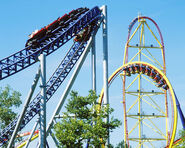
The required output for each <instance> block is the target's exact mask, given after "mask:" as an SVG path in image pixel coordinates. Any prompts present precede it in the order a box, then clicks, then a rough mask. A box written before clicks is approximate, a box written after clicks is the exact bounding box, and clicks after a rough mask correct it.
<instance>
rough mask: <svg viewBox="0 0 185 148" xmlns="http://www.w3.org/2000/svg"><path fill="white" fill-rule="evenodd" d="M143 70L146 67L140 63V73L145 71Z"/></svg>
mask: <svg viewBox="0 0 185 148" xmlns="http://www.w3.org/2000/svg"><path fill="white" fill-rule="evenodd" d="M145 70H146V67H145V66H144V65H141V66H140V71H141V73H142V74H144V73H145Z"/></svg>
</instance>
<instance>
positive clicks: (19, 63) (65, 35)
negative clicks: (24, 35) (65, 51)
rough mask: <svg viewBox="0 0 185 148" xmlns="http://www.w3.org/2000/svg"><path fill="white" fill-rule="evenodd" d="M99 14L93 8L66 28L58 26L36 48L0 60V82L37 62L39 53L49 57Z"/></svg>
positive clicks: (97, 9)
mask: <svg viewBox="0 0 185 148" xmlns="http://www.w3.org/2000/svg"><path fill="white" fill-rule="evenodd" d="M100 14H101V11H100V10H99V8H98V7H94V8H93V9H91V10H89V11H87V12H86V13H85V14H82V15H80V16H79V17H78V19H77V20H72V19H69V20H68V21H70V22H69V25H68V26H66V28H64V27H61V26H59V27H58V28H57V29H55V30H53V31H52V34H53V36H52V37H51V38H49V40H44V41H43V42H42V43H41V44H40V46H39V47H38V48H36V49H33V48H32V47H27V48H25V49H23V50H21V51H19V52H17V53H15V54H12V55H11V56H9V57H7V58H4V59H2V60H0V80H2V79H4V78H7V77H9V76H11V75H13V74H15V73H17V72H19V71H21V70H23V69H25V68H27V67H29V66H31V65H32V64H34V63H36V62H37V61H38V56H39V55H40V54H41V53H45V54H46V55H49V54H51V53H52V52H54V51H56V50H57V49H59V48H60V47H61V46H63V45H64V44H65V43H66V42H68V41H69V40H70V39H71V38H72V37H74V36H75V35H76V34H78V32H79V31H81V30H82V29H83V28H85V27H86V26H87V25H89V24H90V23H91V22H92V21H93V20H95V19H96V18H97V17H99V16H100ZM76 15H78V14H76ZM68 21H67V22H68ZM67 22H66V23H67Z"/></svg>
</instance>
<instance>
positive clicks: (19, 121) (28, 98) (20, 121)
mask: <svg viewBox="0 0 185 148" xmlns="http://www.w3.org/2000/svg"><path fill="white" fill-rule="evenodd" d="M39 77H40V67H39V69H38V71H37V73H36V75H35V78H34V80H33V84H32V86H31V88H30V91H29V93H28V97H27V99H26V101H25V104H24V106H23V110H22V112H21V114H20V116H19V118H18V121H17V124H16V127H15V129H14V132H13V134H12V136H11V139H10V142H9V144H8V148H11V147H13V142H14V140H15V138H16V135H17V132H18V131H19V128H20V125H21V123H22V120H23V117H24V115H25V112H26V110H27V107H28V105H29V103H30V101H31V98H32V96H33V93H34V91H35V88H36V86H37V83H38V80H39Z"/></svg>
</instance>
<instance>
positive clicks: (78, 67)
mask: <svg viewBox="0 0 185 148" xmlns="http://www.w3.org/2000/svg"><path fill="white" fill-rule="evenodd" d="M91 44H92V37H91V38H90V39H89V41H88V44H87V46H86V48H85V50H84V52H83V54H82V55H81V57H80V59H79V62H78V63H77V65H76V68H75V70H74V72H73V74H72V76H71V79H70V80H69V82H68V84H67V86H66V89H65V90H64V93H63V95H62V97H61V99H60V101H59V103H58V105H57V107H56V110H55V111H54V113H53V115H52V117H51V119H50V121H49V123H48V126H47V131H46V134H47V135H48V134H49V132H50V130H51V127H52V125H53V120H54V119H55V116H56V115H57V114H59V112H60V110H61V108H62V106H63V104H64V102H65V100H66V98H67V95H68V94H69V92H70V90H71V88H72V86H73V83H74V81H75V80H76V77H77V75H78V73H79V71H80V69H81V67H82V65H83V63H84V61H85V59H86V57H87V55H88V53H89V50H90V47H91Z"/></svg>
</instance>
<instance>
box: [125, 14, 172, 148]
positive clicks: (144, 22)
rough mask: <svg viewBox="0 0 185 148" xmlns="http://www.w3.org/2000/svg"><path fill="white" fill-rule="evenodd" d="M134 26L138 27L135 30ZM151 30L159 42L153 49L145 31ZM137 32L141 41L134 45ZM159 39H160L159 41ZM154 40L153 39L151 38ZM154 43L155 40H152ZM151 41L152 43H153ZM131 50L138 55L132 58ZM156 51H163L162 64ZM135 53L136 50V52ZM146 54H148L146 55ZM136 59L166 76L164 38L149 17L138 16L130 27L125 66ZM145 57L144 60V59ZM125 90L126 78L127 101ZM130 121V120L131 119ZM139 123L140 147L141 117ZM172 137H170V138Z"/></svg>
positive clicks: (140, 108) (126, 132) (139, 109)
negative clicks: (146, 61) (151, 65)
mask: <svg viewBox="0 0 185 148" xmlns="http://www.w3.org/2000/svg"><path fill="white" fill-rule="evenodd" d="M137 22H138V26H136V23H137ZM148 22H150V23H152V24H154V27H155V28H156V33H157V34H158V37H157V36H156V35H155V34H154V32H153V31H152V29H151V28H150V27H149V25H148ZM134 25H135V26H136V27H135V28H136V29H134ZM144 28H146V29H148V30H149V33H150V34H152V36H153V37H154V38H153V39H154V40H155V41H157V43H158V44H157V46H155V47H153V45H151V46H147V45H145V44H147V42H146V40H145V38H146V37H147V35H146V36H145V29H144ZM136 32H137V33H138V35H139V36H138V37H139V40H138V42H137V43H136V45H132V44H133V43H132V42H131V41H132V40H133V39H134V38H133V37H134V36H136ZM158 38H159V39H158ZM151 39H152V38H151ZM151 41H152V42H153V40H151ZM151 41H150V42H151ZM130 48H135V49H137V50H136V54H135V55H134V56H133V57H132V56H130V55H129V54H130V52H131V53H132V51H130V50H129V49H130ZM155 49H160V50H161V55H162V59H160V62H159V61H158V60H157V59H159V57H158V55H157V56H156V55H155V57H154V56H153V55H152V53H155V52H154V51H153V50H155ZM131 50H133V49H131ZM134 51H135V50H134ZM145 52H146V53H145ZM136 57H138V59H137V60H138V61H143V59H144V60H145V59H146V60H148V61H149V62H150V63H152V64H154V65H156V66H157V67H159V68H160V69H162V71H163V72H164V74H166V64H165V51H164V42H163V37H162V34H161V31H160V29H159V27H158V25H157V23H156V22H155V21H154V20H153V19H151V18H149V17H147V16H138V17H137V18H135V19H134V20H133V21H132V22H131V23H130V25H129V29H128V36H127V43H126V45H125V52H124V62H123V63H124V64H127V63H128V62H133V61H134V60H135V59H136ZM143 57H144V58H143ZM141 79H142V76H140V75H138V88H137V89H138V90H139V92H140V90H141V89H142V86H143V83H142V81H141ZM125 88H126V77H125V76H124V79H123V100H125V96H126V93H125ZM164 94H165V105H164V106H165V113H166V137H167V138H166V139H168V135H170V132H169V130H168V101H167V93H166V91H165V92H164ZM140 96H142V94H141V93H139V94H138V97H140ZM126 104H127V102H126V101H123V108H124V122H125V126H124V131H125V137H124V139H125V141H126V143H127V145H128V146H129V139H128V133H129V132H128V126H127V120H128V116H127V112H126ZM142 109H143V108H142V99H139V100H138V113H139V114H141V112H142ZM129 119H130V118H129ZM138 122H139V131H138V135H139V139H140V140H139V141H140V142H139V145H140V146H141V145H142V142H141V141H142V140H141V139H142V134H143V130H142V127H143V122H142V120H141V117H139V118H138ZM169 137H170V136H169Z"/></svg>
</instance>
